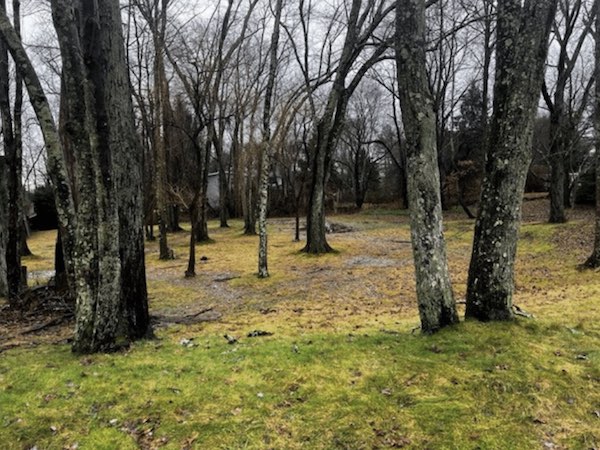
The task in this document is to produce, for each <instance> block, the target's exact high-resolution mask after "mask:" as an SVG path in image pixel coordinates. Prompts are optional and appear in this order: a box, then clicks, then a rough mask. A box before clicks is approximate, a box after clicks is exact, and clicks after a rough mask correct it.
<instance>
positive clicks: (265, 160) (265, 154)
mask: <svg viewBox="0 0 600 450" xmlns="http://www.w3.org/2000/svg"><path fill="white" fill-rule="evenodd" d="M282 8H283V0H277V4H276V6H275V24H274V26H273V33H272V35H271V46H270V48H269V74H268V79H267V86H266V89H265V104H264V108H263V130H262V131H263V135H262V138H263V145H262V148H261V162H260V177H259V188H258V198H259V202H258V237H259V239H258V277H259V278H266V277H268V276H269V270H268V264H267V256H268V255H267V237H268V236H267V208H268V206H269V173H270V171H271V167H270V166H271V152H272V148H271V146H272V145H273V144H272V142H271V115H272V110H271V108H272V103H273V95H274V91H275V77H276V76H277V47H278V46H279V28H280V23H281V10H282Z"/></svg>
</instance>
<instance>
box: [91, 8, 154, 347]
mask: <svg viewBox="0 0 600 450" xmlns="http://www.w3.org/2000/svg"><path fill="white" fill-rule="evenodd" d="M99 5H100V7H99V8H98V12H99V17H98V19H99V28H98V29H97V30H96V32H95V33H94V34H93V36H94V38H95V40H94V41H93V42H90V46H88V47H87V48H88V49H89V50H90V52H89V53H88V58H89V59H90V61H93V62H92V65H91V67H89V72H90V73H91V74H92V75H94V73H95V82H94V84H95V94H96V96H97V97H98V96H100V95H101V96H103V97H104V100H103V102H104V104H105V110H104V111H103V113H104V114H103V115H102V117H98V119H97V122H98V125H99V127H100V128H101V129H102V130H104V131H105V132H106V142H107V144H108V145H109V147H110V152H111V153H112V158H113V168H114V173H115V174H116V177H115V178H116V185H117V192H118V198H117V203H118V217H119V255H120V260H121V301H122V305H121V307H122V308H123V320H124V321H125V323H124V325H125V333H126V335H127V336H128V337H129V338H130V339H139V338H142V337H146V336H149V335H151V333H152V330H151V327H150V316H149V312H148V294H147V287H146V268H145V256H144V207H143V204H144V201H143V173H142V172H143V170H142V169H143V148H142V145H141V143H140V142H139V139H138V136H137V133H136V129H135V120H134V113H133V103H132V99H131V89H130V86H131V85H130V82H129V72H128V70H127V60H126V56H125V48H124V41H123V32H122V27H121V12H120V8H119V2H118V1H117V0H104V1H101V2H99ZM103 120H105V121H106V124H107V125H104V122H103Z"/></svg>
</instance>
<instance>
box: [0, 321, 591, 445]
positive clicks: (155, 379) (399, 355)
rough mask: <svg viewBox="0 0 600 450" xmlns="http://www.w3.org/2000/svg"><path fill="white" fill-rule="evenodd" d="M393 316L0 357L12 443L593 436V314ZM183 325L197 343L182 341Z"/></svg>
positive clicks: (483, 441) (571, 439)
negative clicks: (328, 328) (309, 329)
mask: <svg viewBox="0 0 600 450" xmlns="http://www.w3.org/2000/svg"><path fill="white" fill-rule="evenodd" d="M213 328H215V329H214V330H213ZM397 329H398V331H399V334H390V333H384V332H381V331H379V330H368V329H363V330H361V331H360V332H357V333H329V332H328V333H305V334H301V335H294V336H291V335H286V334H285V333H279V332H278V333H276V334H275V335H273V336H271V337H263V338H245V339H241V341H240V343H239V344H237V345H228V344H227V343H226V341H225V339H223V338H222V337H221V336H220V329H219V327H218V326H214V327H212V326H207V327H205V328H196V329H194V328H191V329H190V328H188V329H181V328H180V329H169V330H167V331H164V332H162V333H160V337H161V339H160V340H157V341H150V342H142V343H138V344H136V345H134V346H133V347H132V348H131V350H130V351H128V352H127V353H122V354H115V355H96V356H91V357H78V356H74V355H72V354H71V353H70V351H69V349H68V348H67V347H66V346H53V347H42V348H40V349H38V350H36V352H35V354H33V353H32V352H31V351H29V350H16V351H11V352H8V353H7V354H5V355H4V356H3V357H2V359H1V360H0V382H1V385H2V395H1V396H0V411H1V412H0V423H2V424H3V427H2V428H1V431H0V437H1V438H2V442H4V443H5V445H3V448H8V449H12V448H15V449H16V448H23V447H24V446H33V445H37V446H38V448H57V449H60V448H63V447H65V446H69V445H73V444H74V443H78V444H79V446H80V448H135V447H136V443H137V444H142V443H143V442H146V443H148V442H153V443H154V444H161V445H164V447H165V448H181V447H182V446H184V445H185V443H186V442H191V441H193V444H194V445H195V446H196V448H215V449H216V448H224V449H231V448H323V449H329V448H374V447H376V446H381V447H386V446H392V445H393V444H394V443H397V444H400V443H403V444H405V445H408V446H409V447H411V448H426V447H427V448H474V447H478V448H523V449H526V448H538V447H540V446H541V442H542V440H544V439H547V440H551V441H555V442H556V441H557V442H559V443H561V444H563V445H568V446H569V447H571V448H590V447H593V446H595V445H598V438H599V436H598V429H599V427H598V425H599V424H600V418H598V417H597V416H596V415H595V414H594V411H597V410H598V409H599V408H600V389H599V387H600V386H599V384H600V364H599V361H600V351H599V348H598V339H599V338H600V335H599V333H598V330H597V328H596V329H592V330H588V329H586V328H585V327H584V328H579V329H578V330H577V332H573V330H570V329H568V328H567V327H561V326H553V325H548V324H546V323H540V322H519V323H516V324H489V325H482V324H476V323H466V324H461V325H460V326H458V327H456V328H454V329H451V330H447V331H443V332H441V333H439V334H437V335H435V336H431V337H424V336H419V335H412V334H410V332H409V330H408V328H406V327H405V326H399V327H398V328H397ZM239 331H241V330H239ZM248 331H250V329H248ZM181 336H188V337H193V338H194V341H193V342H195V344H196V345H195V346H194V347H191V348H187V347H183V346H181V345H180V344H179V342H178V340H179V339H180V338H181ZM296 348H297V352H296V351H295V349H296ZM582 355H586V359H578V358H583V357H582ZM150 430H151V433H152V434H151V435H150V434H149V432H150ZM7 443H10V444H8V445H7Z"/></svg>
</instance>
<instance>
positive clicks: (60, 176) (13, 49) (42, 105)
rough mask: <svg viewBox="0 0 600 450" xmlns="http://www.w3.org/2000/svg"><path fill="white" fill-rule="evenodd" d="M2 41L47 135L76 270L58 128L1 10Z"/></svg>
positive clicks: (68, 256) (68, 254)
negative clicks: (20, 76)
mask: <svg viewBox="0 0 600 450" xmlns="http://www.w3.org/2000/svg"><path fill="white" fill-rule="evenodd" d="M0 38H2V40H3V41H4V42H5V43H6V45H7V47H8V50H9V51H10V53H11V56H12V58H13V60H14V61H15V65H16V67H17V69H18V70H19V72H20V73H21V75H22V78H23V81H24V84H25V86H26V87H27V91H28V93H29V100H30V102H31V105H32V107H33V109H34V112H35V114H36V117H37V119H38V122H39V124H40V128H41V130H42V134H43V136H44V142H45V144H46V152H47V160H46V170H47V173H48V176H49V177H50V180H51V181H52V186H53V188H54V192H55V200H56V209H57V212H58V218H59V221H60V223H61V224H62V226H63V228H64V230H65V233H64V250H65V263H66V264H67V265H68V266H70V267H72V264H73V250H74V247H75V231H76V217H75V205H74V202H73V196H72V193H71V188H70V186H71V183H70V180H69V176H68V172H67V167H66V164H65V160H64V155H63V151H62V146H61V142H60V138H59V135H58V129H57V127H56V124H55V122H54V118H53V116H52V113H51V111H50V107H49V104H48V100H47V98H46V95H45V93H44V90H43V88H42V85H41V83H40V80H39V78H38V76H37V74H36V72H35V70H34V68H33V66H32V64H31V61H30V60H29V58H28V56H27V53H26V52H25V50H24V49H23V45H22V44H21V40H20V38H19V36H18V34H17V33H16V32H15V30H14V28H13V26H12V25H11V23H10V21H9V19H8V17H7V16H6V14H4V13H3V12H2V11H0Z"/></svg>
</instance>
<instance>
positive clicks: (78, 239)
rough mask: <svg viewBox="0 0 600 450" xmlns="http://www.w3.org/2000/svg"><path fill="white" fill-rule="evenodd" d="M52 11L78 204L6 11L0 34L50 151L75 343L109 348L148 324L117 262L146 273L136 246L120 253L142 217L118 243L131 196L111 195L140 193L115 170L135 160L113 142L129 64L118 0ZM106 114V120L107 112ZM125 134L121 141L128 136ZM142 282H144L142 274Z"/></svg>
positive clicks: (58, 1)
mask: <svg viewBox="0 0 600 450" xmlns="http://www.w3.org/2000/svg"><path fill="white" fill-rule="evenodd" d="M52 13H53V19H54V23H55V28H56V31H57V35H58V38H59V43H60V46H61V56H62V61H63V71H62V72H63V86H64V92H63V95H65V96H66V97H67V100H66V107H67V108H68V109H69V114H70V117H71V118H73V123H72V127H70V129H69V130H68V132H67V135H65V136H64V139H66V140H69V141H70V142H72V143H73V144H76V145H74V146H73V148H74V151H75V152H76V157H77V164H76V167H75V169H76V175H77V176H76V179H75V180H74V182H75V184H76V185H75V189H77V190H78V192H80V198H79V201H78V202H77V204H75V202H74V200H73V193H72V188H71V180H70V179H69V176H68V172H67V169H66V164H65V160H64V154H63V149H62V145H61V139H60V138H59V134H58V130H57V127H56V125H55V122H54V119H53V117H52V114H51V111H50V107H49V104H48V101H47V99H46V96H45V94H44V91H43V89H42V87H41V84H40V82H39V78H38V77H37V74H36V72H35V70H34V69H33V66H32V65H31V62H30V61H29V58H28V57H27V54H26V53H25V51H24V50H23V47H22V44H21V42H20V40H19V37H18V35H17V34H16V33H15V31H14V28H13V27H12V26H11V24H10V22H9V21H8V18H7V17H6V14H4V13H1V14H0V35H1V36H2V38H3V40H4V42H6V44H7V46H8V48H9V50H10V52H11V55H12V57H13V59H14V60H15V64H16V66H17V68H18V70H19V71H20V72H21V73H22V74H23V79H24V80H25V83H26V86H27V89H28V92H29V98H30V100H31V102H32V105H33V107H34V110H35V112H36V115H37V117H38V120H39V122H40V126H41V127H42V131H43V133H44V140H45V142H46V148H47V150H48V173H49V175H50V176H51V178H52V181H53V185H54V188H55V193H56V203H57V209H58V212H59V218H60V221H61V225H62V226H63V228H64V230H65V233H64V241H63V249H64V253H65V262H66V264H67V265H69V266H72V267H73V268H74V270H73V274H74V280H73V281H72V288H73V290H74V291H75V294H76V299H77V310H76V319H77V320H76V331H75V339H74V343H73V349H74V351H77V352H95V351H101V350H109V349H113V348H115V346H116V345H117V341H118V340H119V337H121V336H123V337H125V338H136V337H141V336H143V335H146V334H147V332H148V330H149V323H148V317H147V299H146V297H145V291H144V292H140V289H138V288H139V286H140V285H141V283H139V280H136V282H137V283H136V286H135V287H133V289H131V287H129V288H128V289H123V287H122V280H123V279H125V278H122V269H123V267H124V266H126V265H127V264H130V266H129V267H130V268H133V269H134V270H136V271H135V272H134V275H135V276H143V275H144V273H143V271H142V272H141V274H140V272H139V270H140V268H143V251H142V252H141V253H139V252H135V251H134V252H132V253H130V254H124V253H122V252H127V251H128V250H133V249H139V247H138V244H139V243H141V242H142V240H141V238H142V231H141V221H139V222H137V224H136V222H135V220H134V221H130V222H129V223H128V225H127V226H129V227H130V226H135V227H136V228H137V229H136V230H134V231H133V232H132V231H129V234H128V235H127V236H128V237H129V238H130V239H133V240H134V243H133V245H132V246H131V248H129V247H128V246H129V245H130V244H129V242H126V243H125V242H124V243H121V242H120V241H121V239H120V237H121V234H120V233H121V230H120V222H119V210H120V208H121V203H120V202H121V201H124V202H126V203H129V202H131V201H132V198H133V196H132V194H131V193H125V194H124V196H123V197H121V199H119V194H118V192H119V191H121V190H126V191H131V192H138V193H139V190H138V189H136V188H134V187H133V185H136V184H137V183H139V179H138V180H133V181H131V178H128V177H131V176H132V173H131V172H127V175H128V177H125V176H123V173H124V172H125V171H127V170H128V169H129V168H131V167H133V166H134V165H135V164H134V165H133V166H128V167H120V166H121V165H123V164H127V163H128V161H134V160H135V159H134V158H135V157H134V156H132V157H130V156H125V155H123V154H122V153H121V152H123V151H131V150H132V147H129V146H128V144H124V145H119V144H116V143H117V142H118V141H119V140H121V139H123V138H124V134H123V133H127V135H126V136H134V130H133V129H132V126H133V120H132V119H133V115H132V110H131V103H130V99H129V100H128V99H127V98H128V95H125V98H123V93H124V92H127V93H128V86H129V84H128V83H127V82H126V81H125V80H124V79H123V77H126V74H127V70H126V68H125V58H124V50H123V40H122V34H121V33H122V30H121V16H120V9H119V4H118V1H117V0H107V1H106V2H103V3H102V4H96V3H95V2H90V3H88V2H87V0H81V2H79V1H78V2H76V3H73V2H72V1H67V0H53V2H52ZM75 13H78V14H79V15H78V17H80V18H81V22H78V21H76V20H75V17H74V14H75ZM80 27H81V28H80ZM119 86H125V87H126V88H125V91H120V90H119ZM109 111H110V114H111V116H112V118H109V117H108V112H109ZM128 118H129V119H128ZM128 124H129V125H128ZM124 140H125V141H128V139H127V137H125V139H124ZM117 147H118V148H117ZM128 158H132V159H128ZM134 168H135V167H134ZM120 170H122V171H123V173H121V172H120ZM133 175H135V172H133ZM138 186H139V184H138ZM138 198H139V197H138ZM129 208H131V209H130V210H127V209H125V208H121V211H124V214H127V211H129V212H131V211H133V210H135V209H137V208H139V203H137V205H136V204H135V203H134V204H131V203H130V206H129ZM137 217H140V216H139V214H138V216H137ZM135 237H137V239H134V238H135ZM140 258H141V263H140ZM133 259H136V261H135V262H134V261H133ZM141 270H143V269H141ZM143 287H144V289H145V280H144V283H143ZM134 295H135V296H136V298H133V297H134ZM128 302H131V303H128ZM137 302H139V304H138V303H137Z"/></svg>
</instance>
